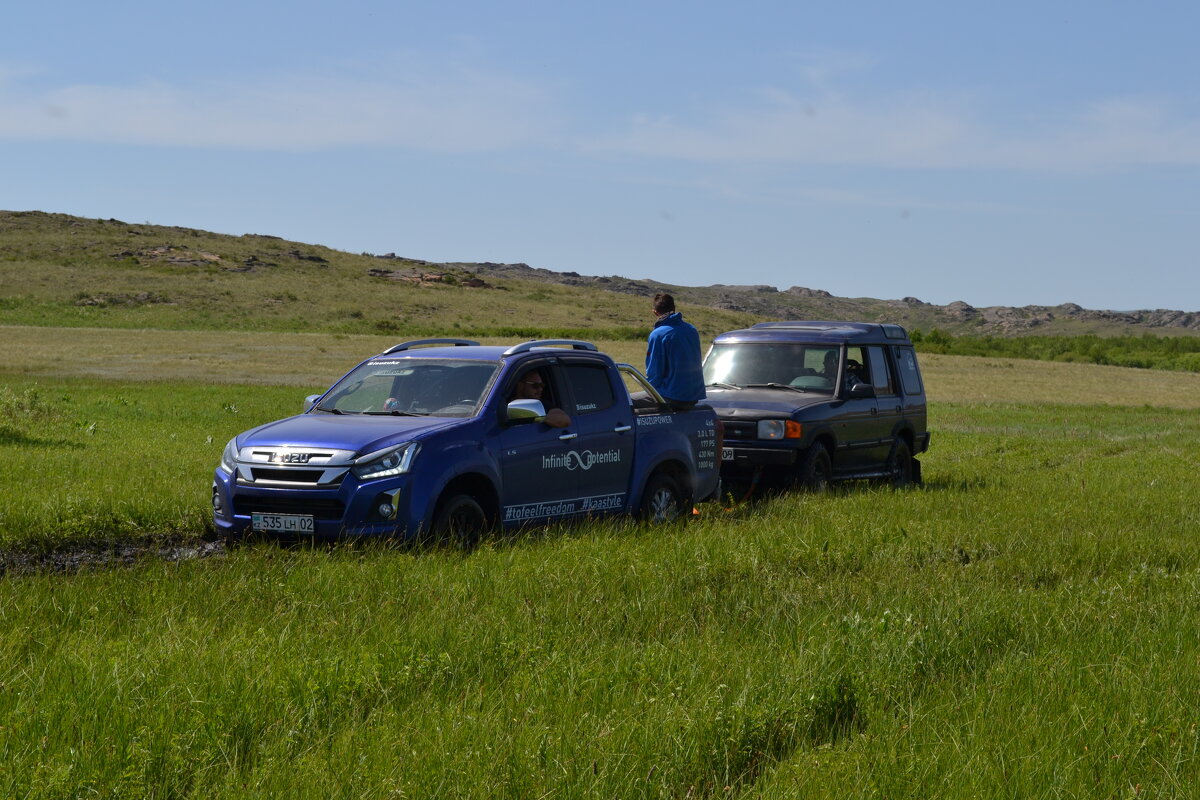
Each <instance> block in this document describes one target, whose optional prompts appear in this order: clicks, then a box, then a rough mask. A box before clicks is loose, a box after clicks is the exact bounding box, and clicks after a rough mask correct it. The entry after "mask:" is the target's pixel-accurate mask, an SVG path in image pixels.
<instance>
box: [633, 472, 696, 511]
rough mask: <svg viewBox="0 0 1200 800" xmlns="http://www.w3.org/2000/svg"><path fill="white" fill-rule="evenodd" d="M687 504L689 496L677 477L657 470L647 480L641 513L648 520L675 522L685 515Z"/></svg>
mask: <svg viewBox="0 0 1200 800" xmlns="http://www.w3.org/2000/svg"><path fill="white" fill-rule="evenodd" d="M687 505H688V501H687V497H686V495H685V494H684V492H683V490H682V489H680V488H679V484H678V483H677V482H676V481H675V479H674V478H672V477H671V476H670V475H667V474H666V473H665V472H656V473H654V474H653V475H651V476H650V480H648V481H646V491H645V492H644V493H643V494H642V507H641V510H640V514H639V515H640V516H641V518H642V519H643V520H645V521H646V522H657V523H662V522H674V521H675V520H677V519H680V518H682V517H683V516H684V513H685V511H686V510H687V509H686V506H687Z"/></svg>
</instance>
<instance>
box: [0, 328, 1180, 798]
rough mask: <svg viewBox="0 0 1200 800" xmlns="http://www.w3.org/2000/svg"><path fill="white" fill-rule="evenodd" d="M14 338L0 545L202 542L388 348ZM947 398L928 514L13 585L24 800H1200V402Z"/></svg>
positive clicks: (275, 558) (50, 335) (6, 723)
mask: <svg viewBox="0 0 1200 800" xmlns="http://www.w3.org/2000/svg"><path fill="white" fill-rule="evenodd" d="M4 333H5V334H6V335H5V336H4V337H0V338H3V340H4V344H3V346H2V347H0V412H2V416H0V419H2V420H3V422H0V457H3V459H4V464H5V470H4V471H3V473H0V481H2V489H3V491H2V493H0V497H2V500H0V503H2V505H0V531H2V534H0V535H2V536H3V537H4V539H3V540H4V543H5V545H6V546H9V547H13V546H28V545H34V544H36V545H54V544H56V543H61V542H65V541H93V540H96V539H97V538H100V539H103V538H104V537H105V536H107V537H109V538H110V539H111V540H114V541H116V540H126V541H128V540H143V539H153V538H154V537H162V536H171V537H175V538H184V539H186V538H189V537H198V536H202V535H203V534H204V532H205V529H206V525H207V514H208V512H207V505H206V504H207V493H208V485H209V475H210V472H211V469H212V467H213V465H214V464H215V461H216V459H217V457H218V455H219V452H220V448H221V447H222V446H223V445H224V442H225V441H226V440H227V439H228V437H229V436H231V435H232V434H233V433H235V432H237V431H239V430H242V429H244V428H246V427H249V426H251V425H253V424H255V423H257V422H260V421H264V420H266V419H271V418H275V417H277V416H280V415H283V414H286V413H290V412H291V411H292V410H294V409H296V408H298V404H299V400H300V398H301V397H302V396H303V395H304V394H306V393H307V392H308V391H309V389H317V388H321V387H322V386H323V384H325V383H328V382H329V381H330V380H332V379H333V378H335V377H337V376H338V375H340V374H341V372H343V371H344V370H345V369H347V368H348V367H349V366H350V365H351V364H352V363H354V362H356V361H357V360H358V359H359V358H362V357H365V356H366V355H369V354H370V353H372V352H375V351H377V350H379V349H381V347H382V346H384V345H386V344H390V343H392V341H391V339H390V338H385V337H361V338H357V337H334V336H328V337H310V336H304V335H283V334H255V335H247V334H238V335H236V336H235V335H233V334H218V333H195V332H193V333H188V334H178V336H179V337H180V338H173V337H175V336H176V335H177V334H173V333H172V334H152V333H149V332H136V331H132V332H131V331H120V332H113V331H106V330H100V329H97V330H86V331H80V330H73V331H56V330H54V329H40V330H38V331H36V332H31V330H30V329H25V328H19V327H14V328H6V329H4ZM611 349H612V350H613V351H614V352H615V354H616V355H617V356H618V357H619V358H623V359H626V360H631V361H634V363H638V361H639V359H640V353H639V352H638V350H639V349H640V348H639V346H638V344H637V343H633V342H625V343H623V344H622V343H617V344H616V345H615V346H614V347H612V348H611ZM180 353H188V354H190V355H192V356H193V357H192V358H190V359H184V360H186V361H187V363H183V364H181V363H180V361H181V359H180ZM68 355H69V357H66V356H68ZM47 356H49V357H47ZM214 358H223V359H225V361H224V362H221V363H220V364H219V366H214V364H213V360H214ZM922 364H923V367H924V369H925V373H926V380H927V383H928V386H929V391H930V397H931V401H932V406H931V413H930V428H931V430H933V432H934V439H933V450H932V451H931V452H930V453H929V454H927V455H926V456H925V457H923V462H924V467H925V469H924V472H925V477H926V485H925V487H924V488H922V489H919V490H915V491H909V492H893V491H891V490H887V489H879V488H874V487H870V486H865V485H864V486H850V487H845V488H843V489H839V490H838V491H835V492H832V493H830V494H828V495H824V496H808V495H789V496H784V497H780V498H777V499H774V500H768V501H765V502H761V503H755V504H748V505H742V506H737V507H734V508H731V509H729V510H725V509H724V508H721V507H719V506H714V507H711V508H705V509H703V513H702V515H701V516H700V518H699V519H698V520H697V521H695V522H693V523H691V524H689V525H687V526H686V527H680V528H667V529H661V528H657V529H656V528H647V527H643V526H639V525H635V524H632V523H615V524H600V525H585V526H579V527H575V528H569V529H561V530H560V529H551V530H546V531H539V532H535V533H530V534H526V535H522V536H519V537H512V538H502V539H493V540H490V541H487V542H485V544H484V546H483V547H482V548H480V549H479V550H478V551H476V552H474V553H472V554H470V555H468V556H465V557H464V556H461V555H454V554H451V553H444V552H437V551H433V552H410V551H405V550H394V549H388V548H383V547H369V548H340V549H334V550H332V551H328V550H311V549H298V550H287V549H282V548H279V547H275V546H270V545H266V546H254V547H247V548H240V549H237V550H234V551H232V552H230V553H229V554H228V555H226V556H224V557H220V558H209V559H203V560H193V561H186V562H181V563H174V562H167V561H162V560H158V559H148V560H145V561H142V562H140V563H138V564H136V565H134V566H132V567H122V568H114V569H100V570H86V571H83V572H79V573H73V574H54V573H32V574H22V575H9V576H7V577H3V578H0V796H5V797H46V798H50V797H93V796H96V797H163V798H165V797H206V798H207V797H314V798H315V797H347V798H350V797H354V798H358V797H380V798H383V797H428V798H445V797H481V798H482V797H512V798H533V797H562V798H576V797H595V798H613V797H619V798H631V797H670V798H682V797H745V798H749V797H764V798H792V797H806V798H807V797H813V798H823V797H830V798H834V797H836V798H846V797H863V798H867V797H879V798H898V797H911V798H917V797H954V798H957V797H1021V798H1025V797H1048V798H1049V797H1079V798H1085V797H1086V798H1108V797H1111V798H1125V797H1181V798H1182V797H1190V796H1194V791H1195V790H1194V787H1195V786H1196V785H1197V784H1198V781H1200V761H1198V760H1197V755H1198V753H1197V749H1198V747H1200V731H1198V729H1197V725H1198V724H1200V684H1198V683H1197V681H1196V680H1195V674H1196V670H1197V667H1198V664H1200V640H1198V639H1197V637H1196V635H1195V631H1196V630H1197V628H1198V626H1200V605H1198V604H1197V602H1196V597H1197V596H1198V594H1197V591H1198V589H1200V586H1198V583H1200V545H1198V544H1197V537H1196V532H1197V529H1198V528H1200V503H1198V502H1197V500H1196V499H1195V497H1196V483H1195V475H1196V474H1197V467H1198V466H1200V464H1198V462H1200V416H1198V415H1197V414H1196V412H1195V409H1196V406H1197V403H1198V402H1200V400H1198V399H1197V398H1200V391H1198V390H1200V376H1196V375H1188V374H1183V375H1180V374H1169V373H1155V372H1151V371H1146V370H1129V369H1117V368H1104V367H1091V366H1083V365H1077V364H1053V363H1042V362H1014V361H1009V360H1001V359H987V358H963V357H951V356H942V357H923V358H922Z"/></svg>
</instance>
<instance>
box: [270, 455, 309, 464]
mask: <svg viewBox="0 0 1200 800" xmlns="http://www.w3.org/2000/svg"><path fill="white" fill-rule="evenodd" d="M310 458H312V453H271V454H270V455H269V456H267V460H268V461H270V462H271V463H272V464H307V463H308V460H309V459H310Z"/></svg>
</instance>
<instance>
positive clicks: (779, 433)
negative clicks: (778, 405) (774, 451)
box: [758, 419, 801, 439]
mask: <svg viewBox="0 0 1200 800" xmlns="http://www.w3.org/2000/svg"><path fill="white" fill-rule="evenodd" d="M800 431H801V428H800V423H799V422H796V421H795V420H791V419H760V420H759V421H758V438H760V439H799V438H800Z"/></svg>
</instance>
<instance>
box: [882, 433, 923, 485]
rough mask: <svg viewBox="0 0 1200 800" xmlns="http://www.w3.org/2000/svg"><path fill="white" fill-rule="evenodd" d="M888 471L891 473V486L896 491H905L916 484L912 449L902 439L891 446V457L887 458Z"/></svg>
mask: <svg viewBox="0 0 1200 800" xmlns="http://www.w3.org/2000/svg"><path fill="white" fill-rule="evenodd" d="M888 471H889V472H890V473H892V486H893V487H895V488H897V489H906V488H908V487H909V486H913V485H915V484H916V482H917V478H916V475H915V472H916V470H914V469H913V457H912V449H911V448H909V446H908V442H906V441H905V440H904V439H897V440H896V443H895V444H894V445H892V452H891V455H889V456H888Z"/></svg>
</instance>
